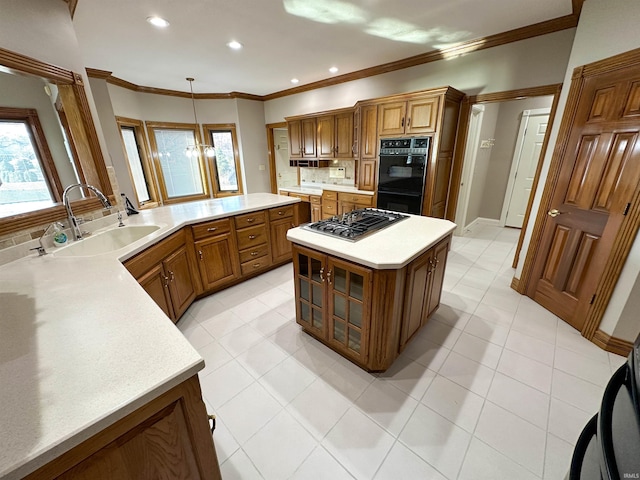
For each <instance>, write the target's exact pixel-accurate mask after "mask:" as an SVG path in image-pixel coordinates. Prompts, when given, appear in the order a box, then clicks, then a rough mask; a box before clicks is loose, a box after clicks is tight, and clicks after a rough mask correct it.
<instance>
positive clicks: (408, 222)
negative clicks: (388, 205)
mask: <svg viewBox="0 0 640 480" xmlns="http://www.w3.org/2000/svg"><path fill="white" fill-rule="evenodd" d="M407 216H408V218H406V219H404V220H402V221H400V222H396V223H394V224H392V225H390V226H389V227H387V228H384V229H382V230H379V231H377V232H375V233H373V234H371V235H369V236H367V237H365V238H362V239H361V240H357V241H355V242H352V241H348V240H344V239H342V238H338V237H332V236H329V235H323V234H321V233H318V232H314V231H311V230H305V229H304V228H302V227H296V228H292V229H291V230H289V232H288V233H287V238H288V239H289V240H290V241H292V242H293V243H296V244H299V245H303V246H305V247H309V248H312V249H314V250H318V251H320V252H324V253H328V254H330V255H333V256H336V257H339V258H342V259H345V260H349V261H351V262H355V263H358V264H360V265H365V266H367V267H371V268H374V269H378V270H390V269H398V268H402V267H404V266H405V265H407V264H408V263H410V262H411V261H412V260H414V259H415V258H417V257H419V256H420V255H421V254H423V253H424V252H426V251H427V250H428V249H429V248H431V247H432V246H433V245H435V244H436V243H438V241H440V240H442V239H443V238H444V237H446V236H447V235H449V234H451V232H453V230H455V228H456V224H455V223H453V222H450V221H449V220H442V219H439V218H432V217H422V216H419V215H409V214H407Z"/></svg>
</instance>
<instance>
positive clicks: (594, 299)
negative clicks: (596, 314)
mask: <svg viewBox="0 0 640 480" xmlns="http://www.w3.org/2000/svg"><path fill="white" fill-rule="evenodd" d="M595 301H596V294H595V293H594V294H593V297H591V301H590V302H589V305H593V302H595Z"/></svg>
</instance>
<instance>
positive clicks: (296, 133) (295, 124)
mask: <svg viewBox="0 0 640 480" xmlns="http://www.w3.org/2000/svg"><path fill="white" fill-rule="evenodd" d="M287 130H288V131H289V157H290V158H302V124H301V123H300V120H293V121H291V122H287Z"/></svg>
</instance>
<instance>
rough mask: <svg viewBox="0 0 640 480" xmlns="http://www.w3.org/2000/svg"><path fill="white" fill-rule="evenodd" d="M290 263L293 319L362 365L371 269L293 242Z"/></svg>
mask: <svg viewBox="0 0 640 480" xmlns="http://www.w3.org/2000/svg"><path fill="white" fill-rule="evenodd" d="M293 262H294V275H295V289H296V320H297V322H298V323H299V324H300V325H302V326H303V327H304V328H305V330H307V331H308V332H309V333H310V334H312V335H314V336H315V337H316V338H318V340H320V341H322V342H324V343H327V344H328V345H329V346H331V347H332V348H333V349H334V350H336V351H338V352H339V353H341V354H343V355H344V356H346V357H348V358H350V359H352V360H354V361H355V362H356V363H359V364H365V363H366V362H367V354H368V344H369V341H368V340H369V322H370V306H371V291H372V283H373V282H372V270H371V269H369V268H366V267H363V266H360V265H356V264H353V263H350V262H345V261H343V260H339V259H337V258H335V257H332V256H328V255H324V254H322V253H320V252H316V251H314V250H310V249H307V248H304V247H299V246H297V245H296V246H295V248H294V256H293Z"/></svg>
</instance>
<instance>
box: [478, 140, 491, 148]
mask: <svg viewBox="0 0 640 480" xmlns="http://www.w3.org/2000/svg"><path fill="white" fill-rule="evenodd" d="M480 148H491V140H482V141H481V142H480Z"/></svg>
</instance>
